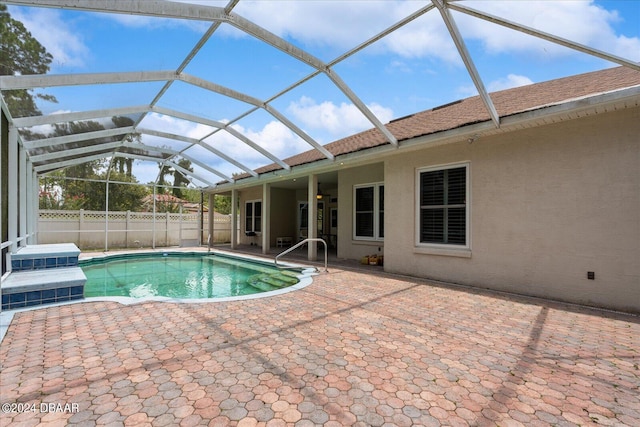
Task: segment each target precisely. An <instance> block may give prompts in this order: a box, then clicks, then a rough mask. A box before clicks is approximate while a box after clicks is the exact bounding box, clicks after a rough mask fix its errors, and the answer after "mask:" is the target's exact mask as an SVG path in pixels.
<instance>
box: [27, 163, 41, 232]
mask: <svg viewBox="0 0 640 427" xmlns="http://www.w3.org/2000/svg"><path fill="white" fill-rule="evenodd" d="M31 176H32V178H31V183H32V185H33V187H32V188H33V194H32V195H31V206H32V207H33V215H32V216H31V221H32V224H31V232H32V233H33V234H32V236H31V241H30V242H29V244H30V245H37V244H38V226H39V224H38V221H40V179H39V178H38V172H36V171H35V170H33V169H32V170H31Z"/></svg>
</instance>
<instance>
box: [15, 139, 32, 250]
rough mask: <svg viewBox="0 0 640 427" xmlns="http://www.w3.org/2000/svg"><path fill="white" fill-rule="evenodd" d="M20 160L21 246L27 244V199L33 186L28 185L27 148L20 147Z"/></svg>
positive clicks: (19, 233)
mask: <svg viewBox="0 0 640 427" xmlns="http://www.w3.org/2000/svg"><path fill="white" fill-rule="evenodd" d="M18 161H19V162H20V176H19V177H18V179H19V182H18V187H19V188H20V199H19V201H18V206H19V208H18V215H19V216H20V220H19V221H18V226H19V230H18V235H19V237H20V238H21V239H22V240H21V241H20V243H19V244H18V246H19V247H23V246H26V245H27V233H28V231H27V199H28V198H30V197H31V188H29V187H28V186H27V150H25V148H24V147H19V153H18Z"/></svg>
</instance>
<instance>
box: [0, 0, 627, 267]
mask: <svg viewBox="0 0 640 427" xmlns="http://www.w3.org/2000/svg"><path fill="white" fill-rule="evenodd" d="M2 3H3V4H6V5H8V7H9V8H8V12H9V13H10V14H11V16H12V17H13V18H14V19H17V20H19V19H21V18H22V19H24V20H25V21H29V20H31V21H32V20H33V19H35V18H34V17H36V16H40V17H42V16H50V17H51V16H53V17H55V19H51V20H50V21H48V22H49V23H50V25H51V27H49V28H45V29H44V33H40V34H46V32H47V31H53V30H54V28H58V27H56V26H55V25H57V24H56V22H65V24H68V25H70V26H69V27H68V28H69V29H73V28H79V27H73V26H72V24H73V25H79V24H78V23H80V22H85V23H88V25H87V26H86V27H84V28H85V29H86V31H87V33H86V34H84V35H83V36H84V37H85V39H84V40H85V41H86V43H87V45H88V43H89V42H90V40H92V41H93V42H95V44H92V45H91V46H92V48H91V49H94V50H91V51H90V52H89V50H90V49H88V48H87V51H86V52H84V55H85V56H84V58H85V59H84V60H85V61H86V62H85V63H83V64H81V65H77V64H76V65H74V60H73V58H70V57H62V56H61V57H59V58H56V54H58V53H59V51H58V50H56V51H54V52H53V62H52V63H51V67H50V68H51V70H52V72H50V73H48V74H21V73H14V75H3V76H0V95H1V99H0V103H1V109H0V110H1V116H0V138H1V142H2V150H1V153H0V154H1V162H0V186H1V189H2V197H1V199H2V200H1V201H2V209H1V211H0V216H1V220H2V221H1V222H2V230H1V231H2V239H1V241H2V246H1V247H2V274H3V275H4V274H5V273H6V272H8V271H9V270H10V265H9V264H7V259H8V258H7V257H8V256H10V254H12V253H16V252H18V251H19V249H20V248H22V247H24V246H26V245H35V244H38V243H43V242H45V241H46V242H48V241H53V240H47V239H52V236H53V235H56V234H58V235H60V236H65V239H66V240H68V241H76V242H82V241H83V239H84V243H81V246H86V247H87V248H95V249H101V250H103V249H104V250H109V249H111V248H119V247H147V246H148V247H156V246H165V245H166V246H174V245H185V244H192V245H202V244H207V243H208V240H209V239H213V240H216V241H221V242H222V241H228V242H230V243H231V244H232V246H233V245H234V244H235V242H236V238H237V237H236V234H237V231H236V230H238V229H240V227H239V226H238V221H239V220H238V216H239V214H240V212H239V209H240V207H239V206H238V196H237V192H238V190H239V189H242V188H247V187H249V186H256V185H257V184H264V185H265V187H264V188H265V190H264V194H268V191H269V190H268V189H267V187H266V186H267V185H274V186H276V185H285V184H282V183H284V182H285V181H284V180H287V184H286V185H289V186H290V187H291V188H293V186H296V185H297V186H298V187H295V188H298V189H300V191H302V192H304V194H305V199H306V200H307V201H308V203H309V206H314V203H312V202H314V201H315V200H316V198H317V196H318V193H319V192H321V191H322V187H321V185H329V184H331V183H330V182H325V181H323V178H326V179H330V178H332V177H333V176H334V175H330V173H334V172H335V171H336V170H337V169H338V168H339V167H340V165H342V163H341V161H342V160H341V158H338V157H337V155H335V154H333V153H332V152H331V151H330V150H328V149H327V148H326V145H327V144H328V143H330V142H331V141H337V140H340V139H341V138H345V137H347V136H350V135H353V134H355V133H357V132H359V131H362V130H365V129H372V130H373V131H374V132H376V133H377V135H378V137H379V138H382V139H383V140H384V143H385V145H386V146H388V147H391V148H400V147H401V146H402V143H403V141H402V137H401V136H399V135H394V134H393V133H392V132H391V131H390V130H389V128H388V127H387V126H386V124H388V123H389V122H392V121H396V120H397V119H398V118H399V117H402V116H406V115H410V114H413V113H414V112H416V111H419V110H425V109H428V108H433V107H434V106H435V105H442V104H446V103H450V102H452V101H455V100H456V99H458V98H461V97H463V96H461V94H462V95H464V97H466V96H471V95H474V94H477V95H479V97H480V99H481V100H482V106H483V108H484V110H486V113H487V114H488V115H489V117H490V119H491V120H490V121H491V126H493V128H495V129H497V128H499V127H500V124H501V117H500V115H499V113H498V111H496V108H495V106H494V104H493V101H492V98H491V96H490V94H489V92H490V90H489V89H490V86H491V84H490V81H493V80H497V79H498V78H499V77H503V76H504V75H505V74H509V75H514V74H521V75H524V74H526V73H529V72H530V70H533V69H535V70H536V73H535V76H536V77H535V78H536V79H539V80H546V79H550V78H554V77H558V75H557V73H567V74H572V73H574V72H575V70H573V69H571V68H570V67H569V68H563V71H554V70H553V67H552V66H551V65H553V64H554V63H555V64H559V63H560V62H561V61H564V59H563V58H565V57H566V58H569V59H568V60H567V61H566V62H567V63H573V62H574V60H575V56H574V55H578V56H579V58H581V59H579V61H582V65H583V67H584V69H586V70H592V69H601V68H604V67H610V66H613V65H623V66H626V67H630V68H632V69H635V70H639V71H640V66H639V65H638V62H637V58H636V57H634V55H636V56H637V53H634V52H631V51H624V50H621V49H620V48H619V46H616V47H615V48H614V47H611V49H609V48H608V47H607V46H609V45H610V44H608V43H610V41H608V40H607V39H606V38H602V39H595V38H591V39H588V40H583V39H581V38H580V36H579V35H576V36H575V37H574V38H572V37H571V35H572V34H571V31H567V32H566V34H554V33H552V32H550V31H548V30H547V26H546V25H545V23H544V22H542V21H543V20H542V21H541V20H531V21H527V19H526V18H522V15H520V16H517V14H512V13H511V11H510V8H509V7H505V6H504V5H505V3H508V2H502V1H500V2H472V1H469V2H467V1H453V0H432V1H404V2H363V1H344V2H282V1H276V2H251V1H245V0H230V1H206V2H205V1H193V2H187V1H180V2H178V1H148V0H131V1H126V2H125V1H120V0H100V1H95V0H65V1H59V0H9V1H3V2H2ZM305 3H306V4H307V5H306V6H305V7H309V8H310V9H309V10H307V11H305V12H304V13H303V12H301V8H303V6H302V5H303V4H305ZM311 3H313V4H311ZM514 3H517V2H514ZM532 4H534V5H537V4H543V5H544V4H546V5H547V6H545V7H550V6H549V2H533V3H532ZM591 6H593V7H599V6H597V5H591ZM536 7H538V6H535V7H533V9H535V10H537V9H536ZM328 10H330V11H331V13H330V14H329V13H328V12H326V11H328ZM51 11H53V12H51ZM296 13H300V16H302V17H305V20H303V22H301V23H300V25H299V26H295V25H293V24H291V23H289V24H288V25H292V26H290V27H287V26H286V25H285V24H283V22H285V21H286V20H287V17H290V16H291V15H295V14H296ZM47 14H49V15H47ZM314 14H317V15H318V16H319V17H318V19H313V15H314ZM373 16H375V19H373V18H372V17H373ZM540 16H542V14H541V15H540ZM56 19H57V20H58V21H56ZM554 19H558V20H562V16H561V14H558V16H556V17H555V18H554ZM630 19H633V17H631V18H630ZM316 24H317V26H316ZM302 27H304V28H302ZM125 30H127V31H129V30H131V31H132V34H134V35H133V36H132V37H133V38H127V39H123V38H122V36H121V34H120V33H124V31H125ZM494 31H495V32H494ZM32 32H33V33H34V35H36V34H35V31H32ZM56 34H58V33H56ZM69 34H71V32H69V33H65V35H69ZM489 34H495V35H496V37H497V38H498V39H500V40H503V41H504V40H509V38H510V37H513V39H514V40H519V41H520V40H521V41H522V44H521V47H517V48H513V47H511V49H512V51H511V53H512V54H513V55H514V56H518V55H520V56H519V57H517V58H515V59H514V60H513V61H511V62H508V67H512V68H509V70H507V72H505V70H504V69H502V68H500V67H498V66H495V64H494V62H496V63H497V61H498V60H500V61H502V60H503V59H505V58H506V57H508V56H509V55H510V53H509V51H508V49H507V45H506V44H505V45H504V46H502V47H496V46H493V47H492V45H491V43H492V40H493V39H492V38H491V37H490V36H489ZM42 37H43V38H44V37H45V36H44V35H42ZM59 37H62V33H60V34H59ZM576 39H577V40H576ZM496 40H497V39H496ZM630 40H631V39H630ZM97 41H99V42H100V43H98V42H97ZM43 42H44V40H43ZM535 43H539V44H535ZM43 44H44V43H43ZM516 44H517V43H516ZM530 44H531V45H534V44H535V46H536V47H535V49H536V51H537V52H538V53H539V54H540V55H541V56H540V57H537V58H533V59H531V58H529V57H527V56H526V54H525V55H523V54H522V51H523V50H526V49H525V47H527V46H530ZM611 46H613V45H611ZM629 46H633V44H632V43H630V44H629ZM492 49H493V50H492ZM501 49H504V50H501ZM80 51H81V50H80ZM129 51H134V52H135V53H134V54H131V52H129ZM505 52H506V53H505ZM514 52H515V53H514ZM78 55H79V54H78ZM125 55H126V56H125ZM382 55H388V56H385V58H384V61H385V64H386V66H385V67H379V66H377V64H378V63H376V62H374V60H373V59H372V58H376V60H377V59H378V58H380V57H382ZM425 58H426V59H425ZM558 58H560V59H558ZM418 59H420V60H423V59H424V60H425V61H426V62H420V63H419V64H418ZM76 62H78V63H79V62H82V61H76ZM89 62H91V64H92V66H91V67H90V66H89V64H88V63H89ZM501 64H502V62H501ZM411 66H415V68H413V69H411V70H410V69H409V67H411ZM87 70H90V71H87ZM357 73H359V74H357ZM532 73H533V72H532ZM554 73H555V74H554ZM445 75H449V76H451V75H452V76H454V77H455V78H457V80H456V81H455V82H454V83H453V84H452V85H451V86H446V85H445V84H444V83H443V82H444V77H445ZM463 86H464V91H461V87H463ZM25 91H27V92H29V93H44V94H45V95H52V96H53V97H55V98H56V99H57V100H58V104H51V103H47V102H44V101H42V102H41V101H38V110H37V111H36V112H31V113H29V114H25V113H24V112H23V111H22V110H21V109H20V108H17V107H16V105H18V104H16V103H13V104H12V102H13V101H11V102H10V101H9V100H10V99H11V100H15V99H16V98H19V97H20V94H21V93H24V92H25ZM310 94H314V95H313V96H315V97H316V99H314V98H312V96H311V95H310ZM322 97H324V98H322ZM394 97H395V98H398V99H400V101H397V100H396V101H394V100H393V99H394ZM381 99H387V100H388V106H382V105H380V102H381V101H379V100H381ZM359 155H360V154H358V152H353V153H349V156H350V157H349V159H356V160H357V159H358V156H359ZM320 174H325V175H320ZM319 176H320V178H319ZM325 188H326V187H325ZM215 195H220V196H223V197H222V198H220V199H218V198H215V197H214V196H215ZM216 204H218V206H217V207H216ZM223 205H224V208H223ZM45 211H47V212H48V213H47V214H46V215H42V212H45ZM327 214H328V212H327ZM56 215H57V216H56ZM316 215H317V211H316V210H315V208H312V209H309V212H308V218H310V219H309V221H308V222H309V224H310V230H309V237H317V236H316V234H317V230H314V229H313V228H311V224H313V223H314V218H315V216H316ZM56 219H58V220H60V221H58V222H56ZM268 220H269V219H268V210H266V211H265V214H264V215H263V218H262V221H268ZM65 221H66V222H65ZM92 221H93V222H92ZM71 223H73V224H77V228H73V227H76V225H73V227H71V226H70V225H69V224H71ZM65 224H66V225H65ZM67 226H69V227H71V228H69V229H67V228H65V227H67ZM83 226H84V228H83ZM263 228H264V227H263ZM216 230H217V231H216ZM223 230H224V233H226V234H224V235H222V234H220V235H218V234H216V233H221V232H222V231H223ZM231 230H233V232H232V231H231ZM169 234H171V235H172V236H173V237H171V238H170V237H169ZM89 235H92V236H94V237H95V239H93V240H92V241H90V242H89V241H88V240H87V239H88V237H87V236H89ZM176 236H177V237H176ZM209 241H210V240H209Z"/></svg>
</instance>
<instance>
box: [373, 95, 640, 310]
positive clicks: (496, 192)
mask: <svg viewBox="0 0 640 427" xmlns="http://www.w3.org/2000/svg"><path fill="white" fill-rule="evenodd" d="M456 162H469V165H470V173H469V176H470V179H469V181H470V182H469V185H470V194H471V200H470V221H471V222H470V236H471V240H470V251H467V252H465V251H462V252H461V253H460V254H458V255H460V256H452V254H448V255H436V254H425V253H422V252H424V251H423V250H421V249H420V248H419V247H418V246H419V245H416V243H415V242H416V236H415V234H416V207H415V205H416V189H415V187H416V169H417V168H421V167H425V166H436V165H445V164H449V163H456ZM384 178H385V185H386V188H385V192H386V203H385V215H386V223H385V228H386V236H385V247H386V250H385V270H387V271H390V272H397V273H404V274H410V275H413V276H421V277H428V278H434V279H439V280H444V281H448V282H455V283H462V284H468V285H474V286H480V287H486V288H492V289H498V290H504V291H510V292H517V293H522V294H528V295H535V296H541V297H549V298H555V299H560V300H564V301H571V302H576V303H584V304H590V305H596V306H604V307H609V308H615V309H621V310H629V311H640V259H639V254H640V110H638V109H637V108H635V109H628V110H624V111H619V112H615V113H607V114H603V115H598V116H593V117H587V118H583V119H578V120H572V121H568V122H561V123H558V124H552V125H548V126H544V127H537V128H532V129H527V130H520V131H517V132H512V133H509V134H505V135H499V136H494V137H487V138H480V139H479V140H477V141H475V142H473V143H472V144H469V143H468V142H466V141H463V142H459V143H456V144H450V145H443V146H439V147H434V148H431V149H429V148H425V149H422V150H419V151H413V152H411V153H406V154H398V155H396V156H392V157H389V158H387V160H386V161H385V168H384ZM454 255H455V254H454ZM588 271H593V272H594V273H595V280H588V279H587V272H588Z"/></svg>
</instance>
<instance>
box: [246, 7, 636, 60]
mask: <svg viewBox="0 0 640 427" xmlns="http://www.w3.org/2000/svg"><path fill="white" fill-rule="evenodd" d="M466 4H467V5H469V6H470V7H472V8H475V9H478V10H483V11H485V12H487V13H490V14H492V15H495V16H498V17H501V18H503V19H506V20H509V21H513V22H518V23H520V24H522V25H525V26H528V27H532V28H536V29H538V30H540V31H544V32H547V33H550V34H554V35H558V36H560V37H563V38H566V39H569V40H572V41H575V42H577V43H581V44H585V45H587V46H591V47H594V48H597V49H601V50H604V51H607V52H612V53H614V54H616V55H619V56H622V57H627V58H629V59H631V60H635V61H638V60H640V38H638V37H626V36H624V35H621V34H616V32H615V30H614V28H613V27H612V24H613V23H615V22H617V21H618V20H619V19H621V18H620V16H619V15H618V13H617V12H615V11H610V10H606V9H604V8H603V7H600V6H598V5H597V4H595V2H594V1H593V0H589V1H586V0H585V1H574V0H572V1H560V0H558V1H535V2H532V1H474V2H467V3H466ZM605 5H606V3H605ZM421 6H422V4H421V3H420V2H413V1H332V2H303V1H289V2H285V1H279V2H265V1H242V2H240V4H239V5H238V6H237V7H236V8H235V9H234V11H235V12H237V13H239V14H240V15H242V16H244V17H247V18H248V19H250V20H252V21H254V22H256V23H258V24H260V25H263V26H265V27H266V28H267V29H269V30H270V31H272V32H274V33H275V34H277V35H278V36H280V37H292V38H294V39H296V40H299V41H301V42H303V43H306V44H308V45H321V46H331V47H336V48H339V49H349V48H352V47H354V46H356V45H357V44H358V43H361V42H362V41H364V40H365V39H367V38H369V37H371V36H373V35H374V33H377V32H379V31H381V30H383V29H385V28H387V27H388V26H390V25H391V24H394V23H396V22H397V21H399V20H401V19H402V18H404V17H406V16H407V15H408V14H410V13H412V12H414V11H415V10H416V9H417V8H418V7H421ZM452 15H453V17H454V20H455V21H456V23H457V26H458V27H459V29H460V31H461V32H462V35H463V37H465V39H466V40H467V43H468V41H469V39H473V40H478V41H480V43H481V44H482V45H483V46H484V47H485V49H487V50H488V51H489V52H490V53H493V54H498V53H507V52H518V53H530V52H537V53H539V54H541V55H565V54H567V52H569V51H568V50H567V49H566V48H563V47H561V46H558V45H555V44H551V43H549V42H545V41H543V40H541V39H539V38H536V37H532V36H528V35H525V34H523V33H519V32H515V31H513V30H509V29H506V28H504V27H501V26H499V25H495V24H490V23H488V22H486V21H483V20H480V19H477V18H474V17H471V16H469V15H466V14H461V13H458V12H453V13H452ZM370 50H371V51H373V52H386V53H393V54H396V55H399V56H401V57H405V58H427V57H428V58H437V59H441V60H443V61H445V62H448V63H456V64H462V62H461V60H460V57H459V55H458V52H457V50H456V48H455V45H454V44H453V42H452V40H451V37H450V35H449V32H448V31H447V29H446V27H445V25H444V23H443V21H442V18H441V16H440V14H439V12H438V11H437V10H431V11H430V12H428V13H427V14H426V15H423V16H421V17H419V18H418V19H416V20H415V21H413V22H411V23H409V24H408V25H406V26H404V27H402V28H400V29H399V30H396V31H395V32H393V33H392V34H390V35H388V36H387V37H385V38H383V39H382V40H380V41H379V42H377V43H376V44H374V45H373V46H371V47H370Z"/></svg>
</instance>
